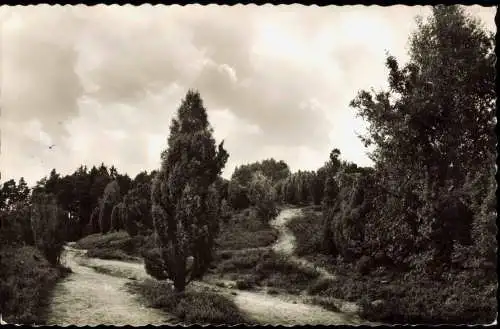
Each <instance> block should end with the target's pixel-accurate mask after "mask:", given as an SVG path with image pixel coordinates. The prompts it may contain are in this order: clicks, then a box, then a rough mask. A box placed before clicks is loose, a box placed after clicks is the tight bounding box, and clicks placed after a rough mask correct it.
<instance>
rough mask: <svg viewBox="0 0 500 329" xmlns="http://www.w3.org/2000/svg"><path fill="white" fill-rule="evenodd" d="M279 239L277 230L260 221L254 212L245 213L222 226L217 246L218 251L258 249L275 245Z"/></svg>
mask: <svg viewBox="0 0 500 329" xmlns="http://www.w3.org/2000/svg"><path fill="white" fill-rule="evenodd" d="M277 238H278V234H277V232H276V230H275V229H273V228H271V226H270V225H269V224H268V223H264V222H262V221H261V220H259V219H258V218H257V216H256V215H255V214H254V212H252V211H243V212H240V213H237V214H235V215H233V217H232V218H231V220H229V221H228V223H227V224H224V225H222V226H221V231H220V233H219V235H218V237H217V239H216V245H217V249H218V250H239V249H247V248H258V247H266V246H269V245H271V244H273V243H274V242H275V241H276V239H277Z"/></svg>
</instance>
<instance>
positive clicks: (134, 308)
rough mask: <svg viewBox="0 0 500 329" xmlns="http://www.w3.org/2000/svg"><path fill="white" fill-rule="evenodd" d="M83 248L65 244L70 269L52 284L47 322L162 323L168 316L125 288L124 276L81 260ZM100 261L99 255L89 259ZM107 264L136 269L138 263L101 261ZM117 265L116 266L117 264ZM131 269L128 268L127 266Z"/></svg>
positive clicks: (124, 269) (59, 323) (67, 263)
mask: <svg viewBox="0 0 500 329" xmlns="http://www.w3.org/2000/svg"><path fill="white" fill-rule="evenodd" d="M84 253H85V251H81V250H76V249H73V248H71V247H66V250H65V252H64V256H63V257H64V263H65V265H66V266H68V267H70V268H71V269H72V271H73V273H72V274H70V275H69V276H68V277H67V278H65V279H64V280H63V281H61V282H60V283H59V284H58V285H57V286H56V288H55V290H54V294H53V298H52V303H51V308H50V311H49V314H48V320H47V324H49V325H51V324H54V325H55V324H57V325H63V326H64V325H78V326H81V325H98V324H106V325H127V324H129V325H132V326H141V325H147V324H165V323H168V322H169V320H172V317H171V316H169V315H168V314H165V313H163V312H162V311H160V310H157V309H153V308H148V307H146V306H145V305H142V304H141V303H140V302H139V301H138V300H137V299H136V298H135V297H134V296H133V295H131V294H130V293H129V292H127V290H126V288H125V283H126V282H127V281H129V279H127V278H123V277H119V276H111V275H108V274H104V273H99V272H97V271H96V270H94V269H93V268H91V267H89V266H88V265H82V264H85V263H86V262H85V261H86V259H85V258H84V257H82V256H83V254H84ZM90 260H91V262H95V263H100V261H101V260H100V259H90ZM103 262H104V263H107V264H106V265H107V266H108V267H111V268H118V267H119V268H120V269H121V270H123V271H127V270H129V271H130V272H131V273H130V274H132V273H133V274H136V275H137V273H138V271H137V270H134V269H136V268H137V267H143V266H142V265H140V264H137V265H136V264H131V263H125V262H118V261H103ZM117 265H118V266H117ZM131 269H132V270H131Z"/></svg>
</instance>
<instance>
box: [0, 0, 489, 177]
mask: <svg viewBox="0 0 500 329" xmlns="http://www.w3.org/2000/svg"><path fill="white" fill-rule="evenodd" d="M468 10H469V11H470V12H473V13H474V14H477V15H479V16H480V17H481V18H483V19H484V20H485V25H486V26H487V27H488V28H489V29H491V30H494V29H495V28H496V27H495V24H494V9H492V8H484V7H478V6H476V7H470V8H468ZM429 12H430V11H429V8H427V7H418V6H417V7H409V6H392V7H379V6H370V7H366V6H343V7H334V6H330V7H305V6H279V7H276V6H263V7H257V6H233V7H220V6H215V5H212V6H206V7H203V6H186V7H181V6H170V7H158V6H155V7H153V6H149V5H143V6H140V7H133V6H121V7H118V6H109V7H106V6H93V7H86V6H81V5H80V6H74V7H68V6H65V7H51V6H34V7H16V8H13V7H5V6H2V7H1V8H0V19H1V22H2V40H1V46H2V51H1V56H2V57H1V61H2V63H1V64H2V65H1V69H2V70H1V75H2V80H1V84H2V85H1V90H2V154H1V157H0V165H1V168H2V177H3V178H5V177H19V176H26V177H27V178H28V180H29V181H30V182H34V181H35V180H37V179H39V178H41V177H42V176H43V175H46V174H48V173H49V171H50V169H52V168H54V167H55V168H57V169H58V171H61V172H65V173H69V172H72V171H73V170H74V169H76V168H77V167H78V166H79V165H80V164H87V165H92V164H96V165H97V164H100V163H101V162H105V163H108V164H114V165H115V166H116V167H117V168H118V169H120V170H123V171H126V172H128V173H129V174H131V175H135V174H136V173H137V172H138V171H141V170H144V169H147V170H151V169H154V168H157V167H158V165H159V157H160V152H161V150H163V148H164V147H165V145H166V139H167V136H168V129H169V126H170V121H171V119H172V116H173V115H174V113H175V111H176V109H177V107H178V106H179V105H180V102H181V100H182V98H183V97H184V95H185V93H186V91H187V90H188V89H189V88H197V89H199V90H200V92H201V95H202V97H203V99H204V102H205V105H206V107H207V109H208V115H209V119H210V121H211V123H212V126H213V127H214V129H215V137H216V139H217V140H218V141H220V140H222V139H224V140H225V146H226V148H227V149H228V151H229V153H230V158H229V162H228V164H227V166H226V170H225V173H224V175H225V176H230V174H231V172H232V170H233V168H234V166H236V165H238V164H241V163H248V162H253V161H258V160H261V159H263V158H266V157H274V158H276V159H283V160H285V161H287V162H288V163H289V164H290V166H291V167H292V169H294V170H296V169H300V168H302V169H315V168H317V167H319V166H321V165H322V164H323V162H324V161H325V160H326V159H327V158H328V154H329V151H330V150H331V149H332V148H333V147H338V148H340V149H341V151H342V154H343V157H344V158H346V159H348V160H351V161H356V162H358V163H360V164H368V163H369V160H368V159H367V157H366V155H365V152H366V150H365V149H364V147H363V146H362V144H361V142H360V141H359V139H358V138H357V137H356V134H355V131H358V132H361V131H362V130H363V129H364V123H363V122H362V121H361V119H359V118H355V117H354V111H353V110H352V109H350V108H349V107H348V103H349V101H350V100H352V99H353V98H354V97H355V96H356V93H357V91H358V90H359V89H366V88H370V87H372V86H373V87H375V88H382V87H383V86H385V85H386V76H387V72H386V70H385V67H384V58H385V50H386V49H387V50H388V51H389V52H390V53H391V54H394V55H395V56H396V57H398V58H399V59H402V60H403V61H404V60H405V59H406V58H407V57H406V49H405V46H406V42H407V39H408V35H409V33H410V32H411V31H412V30H413V29H414V28H415V23H414V16H415V15H416V14H421V15H427V14H428V13H429ZM52 143H54V144H56V145H57V146H56V147H55V148H54V149H53V150H49V149H48V148H47V147H46V146H47V145H48V144H52Z"/></svg>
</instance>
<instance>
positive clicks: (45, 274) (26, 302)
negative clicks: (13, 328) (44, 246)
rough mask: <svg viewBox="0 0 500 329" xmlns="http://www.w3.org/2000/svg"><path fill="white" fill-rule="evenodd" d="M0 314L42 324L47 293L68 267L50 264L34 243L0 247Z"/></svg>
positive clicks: (14, 319)
mask: <svg viewBox="0 0 500 329" xmlns="http://www.w3.org/2000/svg"><path fill="white" fill-rule="evenodd" d="M0 269H1V271H0V314H2V316H3V319H4V320H5V321H6V322H8V323H18V324H33V323H36V324H44V323H45V321H46V318H45V314H46V312H45V310H46V308H47V307H48V302H49V299H50V293H51V291H52V288H53V287H54V286H55V284H56V282H57V280H58V279H60V278H61V277H63V276H65V275H67V274H69V273H70V272H71V270H70V269H68V268H65V267H61V266H59V267H52V266H51V265H50V263H49V262H48V261H47V260H46V259H45V258H44V256H43V255H42V253H41V252H40V251H39V250H38V249H35V248H33V247H30V246H25V247H20V248H4V249H2V250H1V251H0Z"/></svg>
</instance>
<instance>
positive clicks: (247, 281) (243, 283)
mask: <svg viewBox="0 0 500 329" xmlns="http://www.w3.org/2000/svg"><path fill="white" fill-rule="evenodd" d="M256 284H257V282H256V280H255V277H253V276H245V277H244V278H242V279H238V280H236V289H239V290H248V289H252V288H253V287H255V286H256Z"/></svg>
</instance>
